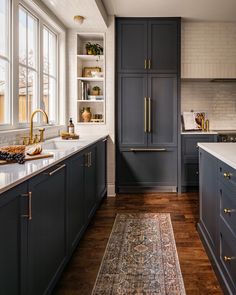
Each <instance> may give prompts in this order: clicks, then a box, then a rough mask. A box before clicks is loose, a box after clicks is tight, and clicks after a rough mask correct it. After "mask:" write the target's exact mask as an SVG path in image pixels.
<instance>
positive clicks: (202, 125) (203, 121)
mask: <svg viewBox="0 0 236 295" xmlns="http://www.w3.org/2000/svg"><path fill="white" fill-rule="evenodd" d="M204 127H205V120H204V118H202V122H201V128H202V130H204Z"/></svg>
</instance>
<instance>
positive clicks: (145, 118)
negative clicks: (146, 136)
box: [144, 97, 147, 132]
mask: <svg viewBox="0 0 236 295" xmlns="http://www.w3.org/2000/svg"><path fill="white" fill-rule="evenodd" d="M144 132H147V98H146V97H144Z"/></svg>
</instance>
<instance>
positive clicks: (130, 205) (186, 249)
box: [54, 193, 223, 295]
mask: <svg viewBox="0 0 236 295" xmlns="http://www.w3.org/2000/svg"><path fill="white" fill-rule="evenodd" d="M118 212H169V213H170V214H171V220H172V225H173V229H174V235H175V241H176V245H177V250H178V255H179V260H180V266H181V270H182V274H183V279H184V284H185V288H186V293H187V295H199V294H201V295H203V294H206V295H210V294H212V295H218V294H223V292H222V291H221V288H220V286H219V283H218V281H217V279H216V276H215V274H214V272H213V269H212V267H211V264H210V262H209V259H208V257H207V255H206V253H205V250H204V248H203V245H202V243H201V241H200V238H199V235H198V233H197V230H196V223H197V221H198V194H196V193H188V194H181V195H179V196H178V195H177V194H166V193H163V194H160V193H159V194H146V195H119V196H118V197H116V198H107V199H105V200H104V201H103V203H102V204H101V206H100V208H99V209H98V211H97V213H96V214H95V216H94V218H93V220H92V222H91V224H90V225H89V227H88V229H87V231H86V233H85V235H84V237H83V239H82V240H81V242H80V244H79V246H78V248H77V249H76V251H75V253H74V255H73V257H72V259H71V261H70V263H69V265H68V267H67V268H66V270H65V272H64V274H63V276H62V278H61V280H60V281H59V283H58V285H57V286H56V288H55V291H54V295H89V294H90V293H91V291H92V288H93V284H94V282H95V279H96V276H97V272H98V270H99V266H100V263H101V260H102V257H103V253H104V250H105V247H106V244H107V241H108V238H109V235H110V232H111V229H112V225H113V222H114V219H115V216H116V213H118Z"/></svg>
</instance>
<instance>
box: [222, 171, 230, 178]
mask: <svg viewBox="0 0 236 295" xmlns="http://www.w3.org/2000/svg"><path fill="white" fill-rule="evenodd" d="M223 175H224V177H225V178H228V179H230V178H231V176H232V174H231V173H229V172H224V174H223Z"/></svg>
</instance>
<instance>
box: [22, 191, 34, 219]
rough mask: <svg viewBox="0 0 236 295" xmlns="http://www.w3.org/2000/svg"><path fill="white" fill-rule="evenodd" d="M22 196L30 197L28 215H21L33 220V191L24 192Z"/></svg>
mask: <svg viewBox="0 0 236 295" xmlns="http://www.w3.org/2000/svg"><path fill="white" fill-rule="evenodd" d="M21 196H22V197H28V212H29V214H28V215H21V217H26V218H28V220H32V192H29V193H28V194H22V195H21Z"/></svg>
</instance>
